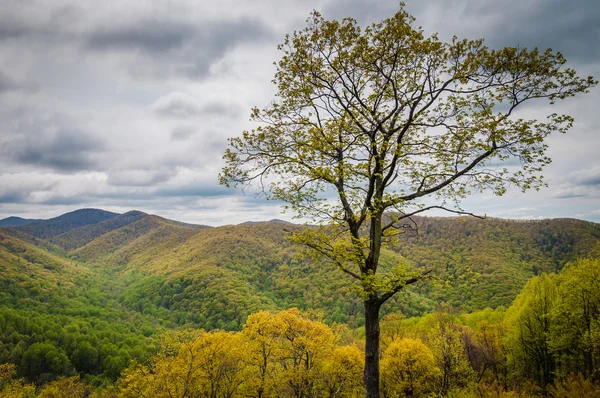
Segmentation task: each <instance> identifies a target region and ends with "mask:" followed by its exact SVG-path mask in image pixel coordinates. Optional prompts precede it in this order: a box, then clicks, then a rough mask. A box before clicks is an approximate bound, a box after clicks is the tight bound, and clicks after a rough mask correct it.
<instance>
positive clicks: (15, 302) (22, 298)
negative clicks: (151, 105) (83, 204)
mask: <svg viewBox="0 0 600 398" xmlns="http://www.w3.org/2000/svg"><path fill="white" fill-rule="evenodd" d="M417 222H418V224H419V232H418V233H412V232H411V233H407V234H406V236H403V237H402V240H401V243H402V244H401V245H399V246H398V247H395V248H390V249H389V250H386V251H385V252H384V254H383V256H382V259H381V264H382V267H392V266H393V265H395V264H398V263H403V264H406V265H407V266H411V267H417V268H418V267H421V266H423V264H428V265H429V266H431V265H434V268H435V270H436V271H435V275H433V276H432V277H431V278H430V279H429V280H427V281H423V282H422V283H419V284H416V285H414V286H411V288H410V289H407V290H406V291H404V292H402V293H400V294H398V295H397V296H396V297H395V298H394V299H392V300H391V301H390V303H388V304H387V305H386V307H384V308H385V312H384V313H383V314H382V321H381V330H382V341H381V342H382V347H381V352H382V359H381V375H382V378H381V391H382V394H383V396H385V397H404V396H414V397H419V396H448V397H470V396H472V397H487V396H489V397H492V396H493V397H530V396H531V397H535V396H551V397H569V396H584V397H585V396H589V397H593V396H598V395H599V394H600V387H599V386H598V381H599V380H600V374H599V373H598V369H600V366H599V363H600V246H599V245H598V241H599V239H600V225H598V224H595V223H590V222H585V221H579V220H571V219H559V220H542V221H528V222H519V221H508V220H498V219H485V220H479V219H473V218H463V217H455V218H426V217H421V218H417ZM301 228H303V227H301V226H298V225H294V224H289V223H282V222H265V223H256V224H241V225H230V226H224V227H217V228H208V227H203V226H194V225H189V224H183V223H178V222H174V221H171V220H166V219H162V218H160V217H157V216H151V215H147V214H144V213H141V212H131V213H125V214H115V213H108V212H103V211H100V210H89V209H86V210H78V211H75V212H73V213H68V214H67V215H64V216H61V217H57V218H56V219H51V220H42V221H37V220H34V221H32V222H31V223H28V224H25V225H20V226H7V227H3V228H1V229H0V271H1V272H0V396H1V397H36V396H38V397H65V396H68V397H88V396H91V397H148V396H156V397H175V396H178V397H188V396H190V397H252V396H254V397H355V396H361V394H362V391H363V390H362V388H363V387H362V366H363V361H364V358H363V353H362V350H364V328H363V327H362V325H363V322H364V318H363V315H362V314H361V306H360V301H359V300H360V299H359V298H358V297H357V295H356V290H355V289H354V288H353V286H352V283H351V282H352V281H351V280H350V279H345V278H343V277H341V274H339V271H338V270H336V269H335V268H332V267H330V266H329V265H327V264H323V263H320V262H319V261H315V260H314V259H312V258H311V257H307V256H306V255H304V253H303V252H302V250H300V249H299V248H298V247H297V246H296V245H294V244H293V243H292V242H291V241H290V240H289V239H287V238H286V233H285V231H294V230H299V229H301Z"/></svg>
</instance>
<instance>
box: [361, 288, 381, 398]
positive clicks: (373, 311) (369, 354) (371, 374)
mask: <svg viewBox="0 0 600 398" xmlns="http://www.w3.org/2000/svg"><path fill="white" fill-rule="evenodd" d="M364 306H365V332H366V342H365V343H366V344H365V373H364V376H363V382H364V385H365V397H366V398H379V308H380V307H381V303H380V301H379V298H378V297H377V295H375V294H373V295H371V297H369V298H368V299H367V300H365V301H364Z"/></svg>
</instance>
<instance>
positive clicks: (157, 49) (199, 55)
mask: <svg viewBox="0 0 600 398" xmlns="http://www.w3.org/2000/svg"><path fill="white" fill-rule="evenodd" d="M271 36H272V32H271V30H270V29H269V28H268V26H267V25H265V24H264V23H263V22H262V21H259V20H257V19H251V18H240V19H236V20H217V21H194V22H193V23H192V22H186V21H182V20H174V21H165V20H160V19H152V20H146V21H140V22H137V23H135V24H133V25H124V26H107V27H103V28H101V29H97V30H95V31H92V32H91V33H89V35H88V36H87V38H86V39H85V40H84V43H85V44H84V45H85V47H86V48H87V49H89V50H92V51H102V52H123V53H131V52H136V53H137V54H140V55H142V56H144V57H146V58H151V59H152V60H153V62H154V65H153V66H151V67H149V66H148V65H144V69H146V70H148V69H150V71H151V73H153V74H154V75H158V76H163V75H167V76H170V75H183V76H186V77H190V78H195V79H196V78H203V77H206V76H207V75H208V74H209V72H210V67H211V66H212V65H213V64H214V63H215V62H217V61H219V60H220V59H221V58H223V56H224V55H225V54H227V52H229V51H230V50H232V49H233V48H234V47H236V46H237V45H239V44H242V43H248V42H256V41H262V40H265V39H268V38H269V37H271ZM146 61H147V59H143V60H137V61H136V63H138V62H146ZM132 72H134V73H135V69H133V70H132ZM138 73H139V70H138Z"/></svg>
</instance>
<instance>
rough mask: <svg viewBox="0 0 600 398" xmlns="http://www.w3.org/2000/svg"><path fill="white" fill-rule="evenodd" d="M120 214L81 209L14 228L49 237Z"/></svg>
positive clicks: (45, 237) (41, 236)
mask: <svg viewBox="0 0 600 398" xmlns="http://www.w3.org/2000/svg"><path fill="white" fill-rule="evenodd" d="M118 215H119V214H118V213H111V212H109V211H105V210H99V209H80V210H75V211H72V212H70V213H66V214H63V215H62V216H58V217H55V218H51V219H49V220H40V221H36V222H32V223H28V224H25V225H21V226H17V227H14V228H15V229H17V230H19V231H21V232H24V233H26V234H28V235H31V236H35V237H36V238H42V239H48V238H51V237H54V236H57V235H60V234H63V233H65V232H67V231H70V230H72V229H75V228H79V227H82V226H85V225H90V224H97V223H99V222H102V221H105V220H108V219H111V218H113V217H117V216H118Z"/></svg>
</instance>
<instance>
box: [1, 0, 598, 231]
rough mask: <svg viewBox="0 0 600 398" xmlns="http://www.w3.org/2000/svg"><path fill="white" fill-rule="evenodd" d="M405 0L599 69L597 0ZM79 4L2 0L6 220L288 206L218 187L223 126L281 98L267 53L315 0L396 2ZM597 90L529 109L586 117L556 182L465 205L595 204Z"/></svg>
mask: <svg viewBox="0 0 600 398" xmlns="http://www.w3.org/2000/svg"><path fill="white" fill-rule="evenodd" d="M407 3H408V4H407V10H408V12H409V13H410V14H413V15H415V17H416V18H417V21H416V25H417V26H418V25H422V26H423V27H424V29H425V31H426V33H427V34H430V33H432V32H439V33H440V37H441V39H442V40H448V39H449V38H450V37H451V36H452V35H453V34H457V35H458V36H460V37H467V38H480V37H485V38H486V43H487V44H488V45H490V46H494V47H496V46H505V45H521V46H527V47H531V46H533V45H538V46H540V47H552V48H553V49H555V50H558V51H562V52H564V53H565V55H566V56H567V58H568V59H569V61H576V62H579V64H576V68H577V69H578V70H579V71H582V70H583V69H585V71H586V73H588V72H589V74H593V75H595V76H596V77H598V75H600V60H598V58H599V56H600V49H599V48H598V46H599V45H600V44H599V43H600V39H599V38H598V27H599V26H600V24H595V23H594V22H595V21H597V20H598V19H599V16H598V9H599V7H598V6H597V5H596V4H597V2H591V1H590V0H581V1H579V2H576V3H571V2H567V1H559V0H548V1H545V0H531V1H528V2H524V1H522V0H506V1H505V2H495V3H494V2H481V1H476V0H431V1H427V2H423V1H419V0H407ZM80 4H81V3H80V2H76V1H73V0H53V1H43V0H6V1H3V2H0V65H2V67H1V68H0V69H1V70H0V119H1V120H2V124H1V125H0V202H3V203H2V206H0V218H1V217H3V216H8V215H20V214H22V215H26V216H27V217H29V218H38V217H46V216H55V215H58V214H61V213H64V212H66V211H69V210H73V208H74V207H75V206H80V207H100V208H106V209H107V210H114V211H118V212H122V211H127V210H131V209H134V208H138V209H140V210H144V211H147V212H150V213H159V214H160V215H163V216H166V217H171V218H175V219H179V220H181V221H191V222H198V223H209V224H213V225H218V224H223V223H225V222H227V223H230V222H231V223H238V222H242V221H245V220H249V219H271V218H280V216H279V215H278V213H279V211H280V208H281V203H274V202H267V201H265V200H264V197H260V196H254V195H252V194H248V195H246V196H244V195H241V194H240V193H239V192H238V191H235V190H228V189H225V188H223V187H220V186H218V185H217V174H218V172H219V170H220V168H221V166H222V164H223V163H222V160H221V156H222V154H223V151H224V150H225V147H226V145H227V140H226V138H227V137H232V136H236V135H239V134H240V133H241V132H242V131H244V130H249V129H252V128H255V127H256V124H255V123H253V122H249V121H248V120H247V118H246V117H242V116H246V115H247V112H248V110H249V109H250V108H251V107H252V106H255V105H256V106H259V107H262V106H265V105H267V104H268V103H269V102H270V101H271V100H272V99H273V95H274V94H275V88H274V86H273V85H272V84H271V83H270V81H271V79H272V77H273V73H274V72H275V68H274V66H273V61H277V59H278V58H279V57H281V55H282V53H281V52H278V51H277V50H276V44H277V43H280V42H282V41H283V38H284V35H285V34H286V33H292V32H293V31H294V30H297V29H302V28H304V26H305V20H306V18H307V17H308V16H309V14H310V12H311V10H312V9H315V8H316V9H318V10H319V11H322V12H323V15H324V17H325V18H328V19H331V18H335V19H339V18H342V17H345V16H351V17H354V18H356V19H358V21H359V23H361V24H363V25H364V24H368V23H371V22H378V21H381V20H382V19H384V18H387V17H390V16H392V15H393V14H394V13H395V12H396V11H397V10H398V8H399V7H398V2H389V1H386V0H365V1H358V0H324V1H318V0H307V1H303V2H297V1H292V0H282V1H277V2H276V1H273V0H256V1H254V2H252V3H243V2H239V1H235V0H223V1H221V2H216V3H215V2H212V3H208V2H204V1H203V0H198V1H196V0H193V1H192V0H171V1H169V2H164V3H163V2H151V1H148V0H138V1H135V2H123V1H120V0H106V1H105V2H103V3H102V4H100V3H97V2H88V3H86V5H85V6H81V5H80ZM579 65H583V66H582V67H581V68H580V66H579ZM598 94H600V90H599V89H595V90H593V91H592V93H591V94H590V95H588V96H582V97H576V98H573V99H570V100H568V101H563V102H562V103H559V104H557V105H556V106H555V107H553V109H549V108H537V107H534V108H531V107H530V108H527V109H525V110H524V111H525V112H522V113H521V114H520V115H519V116H523V117H525V118H535V117H540V115H542V116H541V117H542V118H543V115H544V114H545V113H548V112H550V113H551V112H557V113H568V114H571V115H573V116H575V118H576V124H575V126H574V128H573V131H572V132H570V134H568V135H565V136H558V137H554V136H552V137H550V138H549V140H548V144H549V145H550V147H549V151H548V154H549V156H551V157H552V158H553V159H554V163H553V164H552V165H550V166H549V167H548V168H546V170H545V171H544V175H545V176H546V178H547V181H549V182H550V186H551V188H549V189H546V190H542V192H540V193H534V192H533V193H532V192H528V193H527V194H524V195H521V194H520V192H516V193H515V192H513V191H509V192H508V193H507V194H506V195H505V196H504V197H502V198H495V197H494V198H493V199H490V198H489V197H488V196H473V197H471V198H469V200H468V203H466V204H468V205H469V206H465V207H466V210H473V211H475V212H477V213H478V214H484V213H488V214H489V213H490V212H491V211H493V212H494V215H501V216H504V217H521V216H524V215H525V216H532V217H533V216H535V217H540V216H555V217H560V216H567V217H568V216H573V215H574V214H592V213H593V211H594V210H596V209H597V208H598V204H597V199H596V198H597V197H598V191H597V187H598V186H599V185H598V177H599V176H598V173H599V172H600V171H599V170H598V169H597V164H596V163H597V161H596V157H595V151H596V148H597V147H598V146H599V145H600V141H599V138H598V134H597V131H596V130H597V128H596V126H597V125H598V123H600V119H599V117H600V116H598V115H599V114H598V112H596V109H597V108H598V101H599V100H600V96H599V95H598ZM513 193H514V194H513ZM565 197H568V198H569V200H564V199H563V198H565ZM514 209H517V210H514ZM523 209H526V210H523ZM594 217H596V219H597V217H598V216H597V215H596V216H594Z"/></svg>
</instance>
